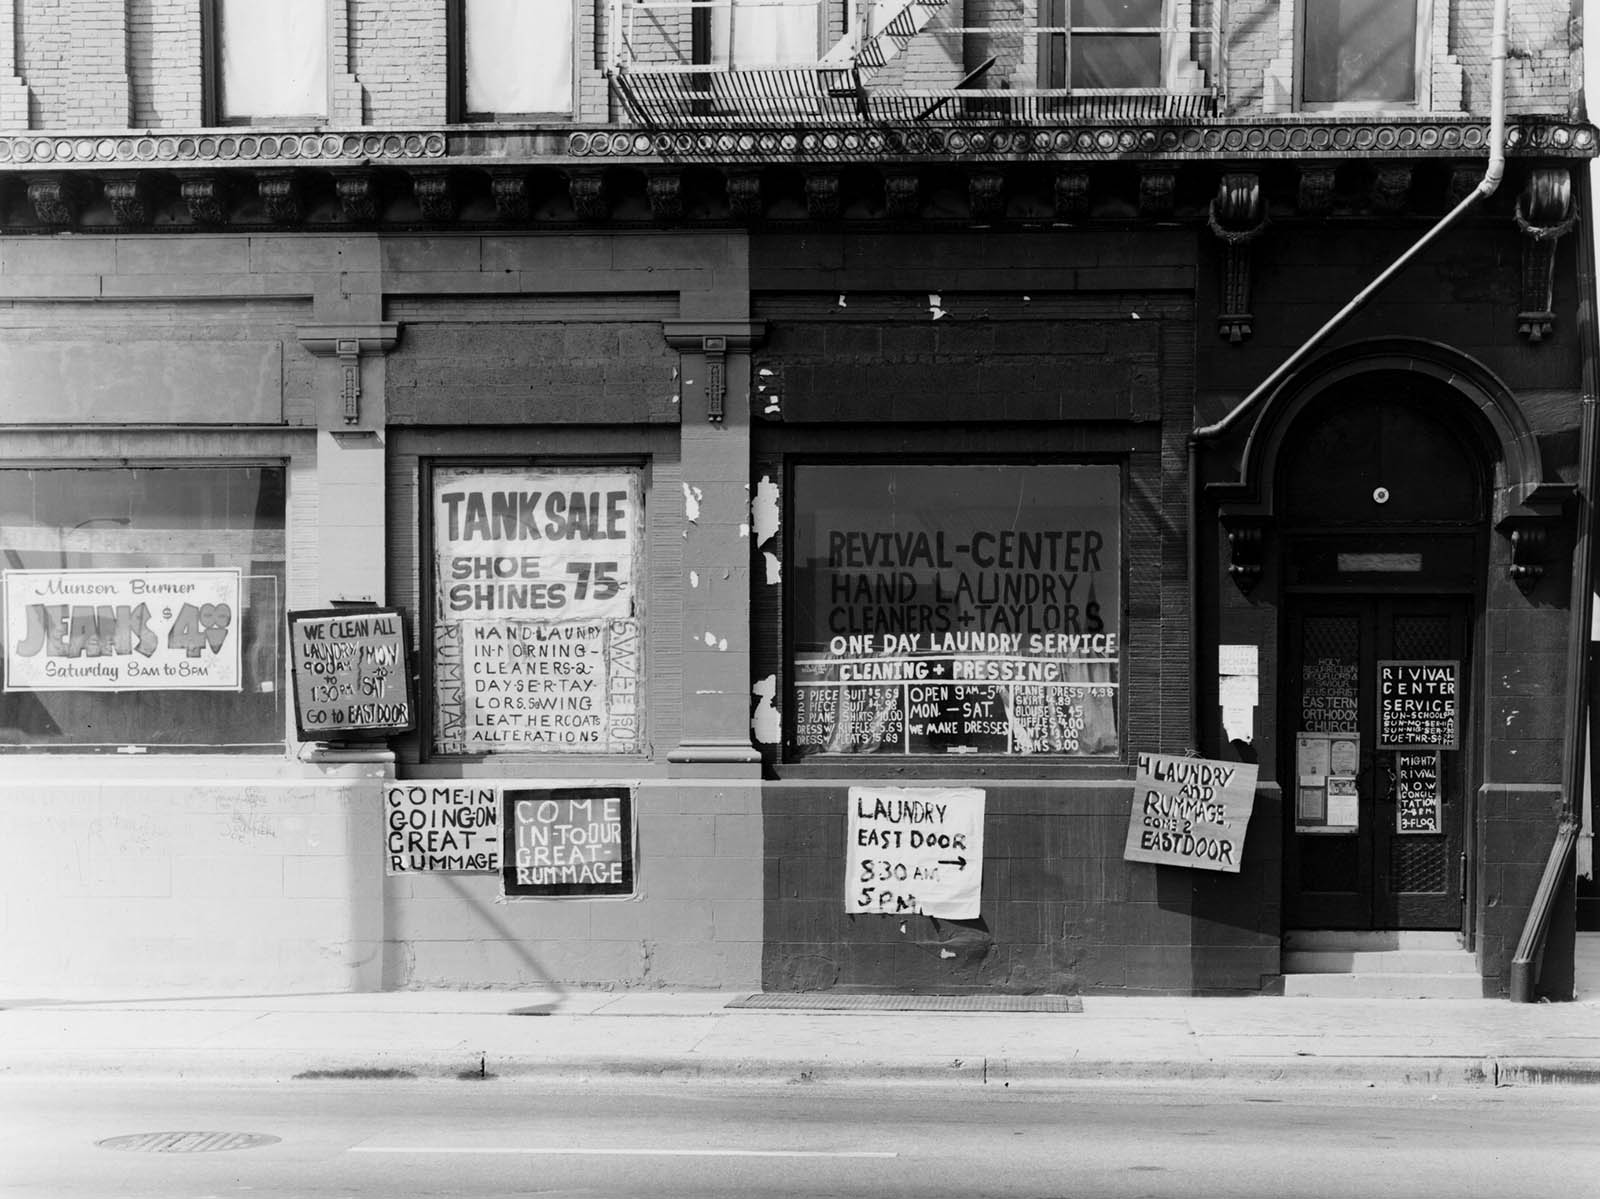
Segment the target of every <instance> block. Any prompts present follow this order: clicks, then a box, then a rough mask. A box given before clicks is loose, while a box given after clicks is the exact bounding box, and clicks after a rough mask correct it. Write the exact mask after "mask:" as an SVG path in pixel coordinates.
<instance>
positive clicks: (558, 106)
mask: <svg viewBox="0 0 1600 1199" xmlns="http://www.w3.org/2000/svg"><path fill="white" fill-rule="evenodd" d="M456 17H457V20H458V21H459V29H460V37H459V42H458V44H459V45H460V46H461V47H462V53H461V54H460V56H459V57H460V59H461V76H462V79H461V90H460V93H459V94H460V95H461V111H462V113H463V114H464V115H465V117H466V118H467V119H468V120H494V119H501V118H507V117H529V116H552V115H556V116H570V115H571V113H572V110H573V101H572V63H573V58H574V52H573V17H572V0H459V8H458V9H457V11H456Z"/></svg>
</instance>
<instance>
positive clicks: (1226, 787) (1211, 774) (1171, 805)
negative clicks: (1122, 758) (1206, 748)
mask: <svg viewBox="0 0 1600 1199" xmlns="http://www.w3.org/2000/svg"><path fill="white" fill-rule="evenodd" d="M1255 795H1256V766H1255V765H1254V763H1248V762H1213V761H1208V760H1207V759H1205V758H1180V757H1175V756H1172V755H1170V754H1140V755H1139V761H1138V767H1137V770H1136V771H1135V774H1134V780H1133V810H1132V812H1131V813H1130V814H1129V818H1128V838H1127V841H1126V842H1125V843H1124V844H1123V847H1122V856H1123V858H1124V859H1125V860H1127V861H1129V862H1155V863H1157V864H1158V865H1163V866H1191V867H1194V868H1195V869H1198V870H1220V871H1223V872H1225V873H1228V874H1238V873H1239V864H1240V862H1241V860H1242V859H1243V857H1244V835H1245V831H1246V828H1247V827H1248V825H1249V823H1250V812H1251V809H1252V808H1253V807H1254V806H1255Z"/></svg>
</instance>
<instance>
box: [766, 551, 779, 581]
mask: <svg viewBox="0 0 1600 1199" xmlns="http://www.w3.org/2000/svg"><path fill="white" fill-rule="evenodd" d="M762 556H763V557H764V558H765V559H766V562H767V583H768V585H769V586H770V585H775V584H777V583H781V582H783V563H782V562H779V561H778V555H777V554H775V553H773V552H772V551H771V550H764V551H763V552H762Z"/></svg>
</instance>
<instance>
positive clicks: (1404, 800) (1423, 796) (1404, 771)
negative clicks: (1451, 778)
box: [1394, 750, 1444, 833]
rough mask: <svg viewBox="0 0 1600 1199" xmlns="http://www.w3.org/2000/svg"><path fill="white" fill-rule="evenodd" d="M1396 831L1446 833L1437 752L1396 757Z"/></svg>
mask: <svg viewBox="0 0 1600 1199" xmlns="http://www.w3.org/2000/svg"><path fill="white" fill-rule="evenodd" d="M1394 759H1395V763H1394V764H1395V771H1394V784H1395V795H1394V799H1395V831H1396V832H1398V833H1437V832H1440V831H1442V830H1443V827H1444V821H1443V814H1442V813H1441V811H1440V804H1441V800H1442V798H1443V795H1442V793H1441V791H1440V789H1439V755H1438V753H1437V752H1431V753H1430V752H1420V753H1419V752H1416V751H1404V750H1402V751H1401V752H1400V753H1397V754H1395V756H1394Z"/></svg>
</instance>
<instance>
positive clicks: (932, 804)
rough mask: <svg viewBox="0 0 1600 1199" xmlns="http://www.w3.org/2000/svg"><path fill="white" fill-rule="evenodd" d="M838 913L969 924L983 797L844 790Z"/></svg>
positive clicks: (976, 890)
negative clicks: (846, 792) (842, 868)
mask: <svg viewBox="0 0 1600 1199" xmlns="http://www.w3.org/2000/svg"><path fill="white" fill-rule="evenodd" d="M849 803H850V810H849V813H848V819H847V821H846V828H847V830H848V836H849V843H848V845H847V846H846V850H845V883H844V910H845V911H846V912H848V913H849V914H850V915H852V916H860V915H868V914H872V915H886V916H904V915H915V914H919V913H920V914H921V915H924V916H939V917H942V918H944V919H948V920H976V919H977V918H978V906H979V901H980V899H981V898H982V892H983V815H984V793H983V792H982V791H980V790H978V789H977V788H974V787H957V788H932V787H921V788H913V787H851V788H850V799H849Z"/></svg>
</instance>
